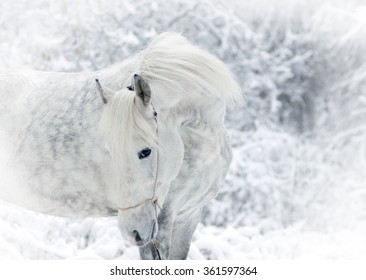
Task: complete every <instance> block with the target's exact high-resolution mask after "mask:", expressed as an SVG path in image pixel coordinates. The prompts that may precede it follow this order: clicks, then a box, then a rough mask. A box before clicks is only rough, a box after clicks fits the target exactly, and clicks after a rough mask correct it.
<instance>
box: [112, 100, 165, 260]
mask: <svg viewBox="0 0 366 280" xmlns="http://www.w3.org/2000/svg"><path fill="white" fill-rule="evenodd" d="M151 106H152V109H153V118H154V121H155V124H156V130H155V131H156V138H157V141H159V125H158V113H157V112H156V110H155V108H154V105H153V104H152V103H151ZM158 144H159V143H158ZM158 177H159V148H158V149H156V173H155V180H154V185H153V193H152V196H151V198H147V199H145V200H144V201H142V202H140V203H138V204H136V205H133V206H129V207H117V210H118V211H127V210H130V209H134V208H137V207H140V206H142V205H145V204H146V203H149V202H151V203H152V204H153V206H154V210H155V216H156V220H157V219H158V209H157V208H159V209H160V210H161V207H160V205H159V203H158V197H157V196H156V188H157V185H158ZM151 243H152V245H153V246H154V249H155V250H156V253H157V256H158V259H159V260H161V256H160V252H159V249H158V247H157V245H156V241H155V239H152V240H151Z"/></svg>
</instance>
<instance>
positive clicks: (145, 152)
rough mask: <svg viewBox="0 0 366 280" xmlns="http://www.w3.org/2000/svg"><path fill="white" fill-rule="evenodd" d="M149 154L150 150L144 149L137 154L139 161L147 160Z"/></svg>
mask: <svg viewBox="0 0 366 280" xmlns="http://www.w3.org/2000/svg"><path fill="white" fill-rule="evenodd" d="M150 154H151V149H149V148H145V149H142V150H141V151H139V152H138V153H137V155H138V156H139V159H143V158H147V157H148V156H149V155H150Z"/></svg>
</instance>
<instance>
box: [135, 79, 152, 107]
mask: <svg viewBox="0 0 366 280" xmlns="http://www.w3.org/2000/svg"><path fill="white" fill-rule="evenodd" d="M134 80H135V92H136V95H137V96H138V97H139V98H140V99H141V101H142V104H143V105H144V106H145V107H147V106H149V104H150V99H151V90H150V86H149V84H148V83H147V82H146V81H145V80H144V79H143V78H142V77H141V76H140V75H137V74H135V75H134Z"/></svg>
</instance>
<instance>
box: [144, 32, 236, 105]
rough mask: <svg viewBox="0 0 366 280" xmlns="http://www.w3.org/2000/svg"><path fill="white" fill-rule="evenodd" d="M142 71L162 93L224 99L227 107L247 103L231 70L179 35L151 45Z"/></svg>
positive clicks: (163, 37) (168, 35)
mask: <svg viewBox="0 0 366 280" xmlns="http://www.w3.org/2000/svg"><path fill="white" fill-rule="evenodd" d="M140 71H141V75H142V77H143V78H144V79H146V80H147V81H148V82H149V84H150V86H152V87H155V89H156V92H159V93H160V92H164V91H165V92H166V91H169V92H172V91H174V92H177V91H178V90H179V91H180V94H188V95H191V97H193V96H192V95H195V94H198V95H202V94H203V93H206V94H207V97H212V98H215V97H217V98H218V99H224V100H225V102H226V104H227V105H233V104H238V103H242V101H243V94H242V93H241V90H240V88H239V86H238V84H237V82H236V81H235V78H234V77H233V75H232V74H231V72H230V70H229V69H228V68H227V66H226V65H225V64H224V63H223V62H222V61H220V60H219V59H217V58H216V57H215V56H213V55H211V54H209V53H208V52H206V51H204V50H202V49H201V48H199V47H197V46H194V45H192V44H191V43H190V42H189V41H188V40H187V39H186V38H184V37H183V36H181V35H179V34H177V33H167V32H165V33H162V34H160V35H158V36H157V37H156V38H155V39H154V40H153V41H152V42H151V43H150V44H149V46H148V47H147V48H146V49H145V50H144V54H143V59H142V61H141V66H140ZM153 92H154V91H153ZM164 97H166V98H169V96H164ZM202 100H203V101H204V98H202Z"/></svg>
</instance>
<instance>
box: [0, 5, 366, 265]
mask: <svg viewBox="0 0 366 280" xmlns="http://www.w3.org/2000/svg"><path fill="white" fill-rule="evenodd" d="M365 13H366V5H365V4H364V3H362V1H356V0H354V1H340V0H338V1H322V4H320V3H319V1H305V0H299V1H290V0H282V1H269V0H268V1H266V0H261V1H236V0H228V1H218V0H216V1H208V0H205V1H198V0H197V1H183V0H173V1H163V0H159V1H158V0H156V1H147V0H138V1H133V0H127V1H121V0H113V1H109V3H108V5H106V4H105V3H104V4H102V2H101V1H97V0H92V1H87V2H86V1H85V2H84V1H71V0H67V1H60V2H55V1H47V0H37V1H32V2H31V3H30V2H29V1H26V0H4V1H1V2H0V30H1V32H0V53H1V56H0V67H13V68H32V69H37V70H46V71H67V72H71V71H90V70H96V69H100V68H103V67H105V66H107V65H110V64H112V63H115V62H118V61H120V60H121V59H123V58H124V57H127V56H128V55H129V54H131V53H133V52H135V51H138V50H139V49H140V48H141V47H142V46H144V45H145V44H146V43H147V42H148V41H149V40H150V39H151V38H152V37H154V36H155V35H156V34H157V33H158V32H160V31H178V32H182V33H183V34H184V35H186V36H187V37H188V38H189V39H190V40H192V41H193V42H195V43H196V44H199V45H201V46H202V47H203V48H205V49H207V50H209V51H210V52H212V53H214V54H215V55H217V56H218V57H220V58H221V59H223V60H224V61H225V62H226V63H227V64H228V65H229V67H230V68H231V69H232V70H233V72H234V73H235V75H236V76H237V77H238V80H239V82H240V85H241V86H242V88H243V91H244V93H245V95H246V99H247V104H246V106H245V108H234V109H231V110H229V112H228V116H227V122H226V126H227V127H228V132H229V136H230V138H231V142H232V146H233V162H232V165H231V168H230V171H229V174H228V176H227V178H226V181H225V184H224V186H223V187H222V189H221V191H220V193H219V194H218V196H217V198H216V199H215V200H214V201H212V202H211V203H210V204H209V205H208V206H207V208H206V209H205V211H204V215H203V217H202V221H201V223H200V224H199V226H198V228H197V231H196V232H195V235H194V238H193V242H192V245H191V250H190V252H189V259H365V258H366V253H365V252H366V185H365V182H366V148H365V147H366V126H365V123H366V122H365V121H366V107H365V100H366V91H365V85H366V75H365V73H366V72H365V69H366V62H365V61H366V52H365V51H364V50H365V47H366V40H365V38H366V36H365V35H366V34H365V32H366V30H365V28H363V27H364V26H365V21H366V17H365ZM4 152H5V151H2V150H1V153H4ZM1 164H5V163H4V162H1V160H0V165H1ZM0 258H2V259H138V258H139V254H138V250H137V248H136V247H132V246H131V245H129V244H128V243H127V242H126V241H125V240H124V239H123V238H122V237H121V235H120V233H119V231H118V228H117V220H116V219H115V218H104V219H91V218H90V219H70V218H60V217H52V216H47V215H42V214H39V213H35V212H32V211H29V210H27V209H23V208H21V207H18V206H16V205H11V204H9V203H6V202H4V201H0Z"/></svg>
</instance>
